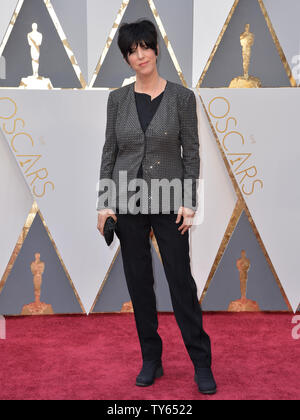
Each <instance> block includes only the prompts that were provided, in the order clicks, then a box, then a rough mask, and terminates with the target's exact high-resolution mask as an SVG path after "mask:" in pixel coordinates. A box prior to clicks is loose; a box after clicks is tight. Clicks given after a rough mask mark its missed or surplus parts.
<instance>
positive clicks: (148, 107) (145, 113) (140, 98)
mask: <svg viewBox="0 0 300 420" xmlns="http://www.w3.org/2000/svg"><path fill="white" fill-rule="evenodd" d="M167 83H168V82H167ZM134 93H135V103H136V107H137V112H138V116H139V120H140V124H141V127H142V130H143V131H144V133H145V132H146V130H147V127H148V125H149V124H150V122H151V120H152V118H153V117H154V114H155V112H156V110H157V108H158V106H159V104H160V101H161V100H162V97H163V94H164V91H163V92H162V93H161V94H160V95H159V96H157V97H156V98H154V99H153V100H152V101H151V95H148V94H147V93H140V92H134ZM137 178H143V169H142V164H141V166H140V167H139V170H138V174H137Z"/></svg>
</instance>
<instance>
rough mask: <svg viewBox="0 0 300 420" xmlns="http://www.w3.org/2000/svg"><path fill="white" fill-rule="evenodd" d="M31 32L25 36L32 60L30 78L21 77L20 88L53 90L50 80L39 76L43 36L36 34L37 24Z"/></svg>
mask: <svg viewBox="0 0 300 420" xmlns="http://www.w3.org/2000/svg"><path fill="white" fill-rule="evenodd" d="M32 29H33V31H32V32H30V33H29V34H27V40H28V44H29V46H30V52H31V60H32V71H33V74H32V76H28V77H23V78H22V80H21V83H20V87H21V88H23V89H53V86H52V83H51V81H50V79H48V78H45V77H42V76H39V65H40V64H39V58H40V46H41V45H42V41H43V35H42V34H41V33H40V32H38V30H37V29H38V25H37V23H33V24H32Z"/></svg>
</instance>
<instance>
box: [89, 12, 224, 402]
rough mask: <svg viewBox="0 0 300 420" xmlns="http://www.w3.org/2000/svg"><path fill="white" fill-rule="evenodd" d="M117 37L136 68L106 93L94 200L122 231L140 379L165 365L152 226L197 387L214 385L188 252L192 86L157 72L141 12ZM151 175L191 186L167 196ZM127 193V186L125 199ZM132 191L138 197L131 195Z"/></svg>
mask: <svg viewBox="0 0 300 420" xmlns="http://www.w3.org/2000/svg"><path fill="white" fill-rule="evenodd" d="M118 45H119V48H120V50H121V52H122V55H123V57H124V59H125V61H126V63H127V64H129V66H130V67H131V68H132V69H133V70H134V71H135V72H136V82H135V83H132V84H129V85H127V86H123V87H121V88H119V89H116V90H114V91H111V92H110V95H109V98H108V106H107V127H106V141H105V144H104V147H103V153H102V161H101V169H100V184H99V185H100V189H101V191H103V193H102V194H100V193H99V194H98V203H97V210H98V212H99V214H98V230H99V231H100V233H101V234H102V235H103V228H104V224H105V222H106V219H107V218H108V217H109V216H112V217H113V218H114V220H115V221H116V222H117V225H116V234H117V236H118V238H119V240H120V245H121V252H122V258H123V265H124V272H125V277H126V282H127V286H128V291H129V294H130V297H131V301H132V305H133V309H134V316H135V322H136V328H137V333H138V337H139V341H140V346H141V352H142V359H143V365H142V369H141V371H140V373H139V375H138V376H137V378H136V385H137V386H149V385H151V384H153V382H154V380H155V378H158V377H161V376H162V375H163V367H162V360H161V357H162V340H161V337H160V336H159V334H158V332H157V328H158V318H157V310H156V298H155V293H154V290H153V284H154V278H153V270H152V258H151V246H150V240H149V235H150V230H151V228H153V231H154V234H155V237H156V239H157V242H158V246H159V249H160V254H161V257H162V261H163V265H164V270H165V274H166V277H167V281H168V284H169V289H170V295H171V299H172V305H173V309H174V315H175V318H176V321H177V324H178V326H179V328H180V330H181V334H182V337H183V340H184V343H185V346H186V349H187V351H188V354H189V356H190V358H191V360H192V362H193V364H194V368H195V376H194V380H195V381H196V383H197V385H198V389H199V391H200V392H201V393H204V394H213V393H215V392H216V383H215V380H214V377H213V374H212V371H211V344H210V338H209V336H208V335H207V334H206V332H205V331H204V329H203V326H202V310H201V307H200V304H199V301H198V297H197V287H196V284H195V281H194V279H193V277H192V274H191V270H190V257H189V229H190V227H191V226H192V223H193V217H194V215H195V210H196V209H197V202H196V190H195V184H196V180H197V179H198V178H199V168H200V158H199V139H198V132H197V130H198V122H197V114H196V99H195V94H194V92H193V91H192V90H190V89H187V88H186V87H184V86H182V85H180V84H177V83H174V82H170V81H168V80H165V79H163V78H162V77H161V76H160V75H159V74H158V71H157V56H158V54H159V46H158V43H157V30H156V27H155V25H154V24H153V23H152V22H150V21H148V20H141V21H137V22H135V23H131V24H123V25H121V27H120V29H119V36H118ZM181 147H182V150H183V154H182V156H181ZM121 172H123V173H122V174H121ZM124 173H125V174H126V178H125V179H124ZM120 174H121V175H122V176H123V178H120ZM105 179H106V180H108V181H111V180H113V181H114V182H115V184H116V187H117V188H116V191H117V192H116V194H115V192H114V189H113V188H111V189H110V191H108V190H106V191H105V193H104V180H105ZM154 179H158V180H161V179H165V180H168V181H172V180H174V179H176V180H177V181H183V180H187V179H189V180H191V181H192V182H191V183H190V184H189V187H188V186H187V185H188V184H186V185H185V186H184V187H183V186H182V182H179V184H180V186H181V190H180V189H178V188H177V191H176V192H175V190H176V188H170V189H169V191H168V194H167V193H166V192H165V191H164V192H163V196H162V198H160V197H158V196H156V197H155V199H154V193H153V191H152V189H150V194H149V191H148V186H149V184H150V181H151V182H152V181H153V180H154ZM132 180H135V182H137V181H145V183H142V184H140V185H137V184H134V185H135V187H136V189H135V188H133V189H132V188H128V190H130V191H127V187H128V184H129V182H131V181H132ZM101 185H102V187H101ZM176 185H177V187H178V184H176ZM122 186H123V187H124V186H125V187H126V188H125V189H126V191H125V189H123V190H122ZM138 187H140V188H138ZM178 191H179V198H182V196H184V197H185V198H184V200H185V201H184V203H183V205H180V204H182V201H180V200H179V204H178V194H177V193H178ZM127 193H128V195H130V193H131V197H130V199H129V200H128V195H127ZM114 194H115V195H114ZM176 194H177V195H176ZM134 196H135V198H136V197H138V200H136V202H134V204H133V205H132V200H131V199H132V198H134ZM104 198H105V199H106V201H105V202H104ZM113 198H116V200H115V201H114V200H113ZM129 202H130V205H129ZM186 202H187V203H188V204H187V205H185V203H186ZM128 205H129V207H130V209H129V210H128ZM166 208H167V209H168V210H167V211H166ZM124 209H125V210H124ZM153 209H154V210H153ZM181 221H182V223H181V224H179V225H178V223H179V222H181Z"/></svg>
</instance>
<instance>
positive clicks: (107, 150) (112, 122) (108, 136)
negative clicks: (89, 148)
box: [96, 91, 118, 211]
mask: <svg viewBox="0 0 300 420" xmlns="http://www.w3.org/2000/svg"><path fill="white" fill-rule="evenodd" d="M112 93H113V91H111V92H110V94H109V96H108V100H107V112H106V130H105V143H104V146H103V150H102V158H101V165H100V177H99V182H98V188H97V190H98V191H97V194H98V199H97V205H96V208H97V211H99V210H102V209H105V208H113V209H114V207H112V206H111V207H108V203H109V202H108V201H107V200H106V203H107V204H106V205H101V204H100V197H101V195H102V193H104V186H103V185H104V179H112V173H113V169H114V165H115V161H116V158H117V154H118V145H117V138H116V131H115V130H116V119H117V112H118V105H117V103H115V101H114V98H113V94H112ZM109 192H111V191H109Z"/></svg>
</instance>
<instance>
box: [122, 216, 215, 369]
mask: <svg viewBox="0 0 300 420" xmlns="http://www.w3.org/2000/svg"><path fill="white" fill-rule="evenodd" d="M116 216H117V225H116V235H117V236H118V238H119V240H120V245H121V253H122V258H123V266H124V272H125V277H126V282H127V287H128V291H129V294H130V297H131V301H132V306H133V309H134V317H135V322H136V328H137V333H138V337H139V341H140V346H141V351H142V358H143V360H154V359H160V358H161V356H162V340H161V337H160V336H159V334H158V332H157V329H158V317H157V307H156V296H155V292H154V288H153V286H154V277H153V269H152V255H151V242H150V230H151V226H152V227H153V232H154V234H155V237H156V240H157V243H158V246H159V250H160V254H161V258H162V261H163V266H164V270H165V274H166V278H167V281H168V285H169V290H170V296H171V300H172V306H173V310H174V315H175V318H176V322H177V324H178V326H179V328H180V331H181V334H182V338H183V341H184V344H185V346H186V349H187V351H188V354H189V356H190V358H191V360H192V362H193V364H194V366H200V367H210V366H211V343H210V338H209V336H208V335H207V334H206V332H205V331H204V329H203V322H202V309H201V306H200V303H199V301H198V297H197V286H196V283H195V281H194V278H193V276H192V274H191V269H190V255H189V230H187V231H186V232H185V233H184V234H183V235H182V234H181V231H179V230H178V227H179V226H180V225H181V224H182V221H183V218H181V221H180V222H179V223H178V224H177V223H175V221H176V218H177V214H176V213H171V214H141V213H139V214H136V215H133V214H119V213H118V210H117V212H116Z"/></svg>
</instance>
